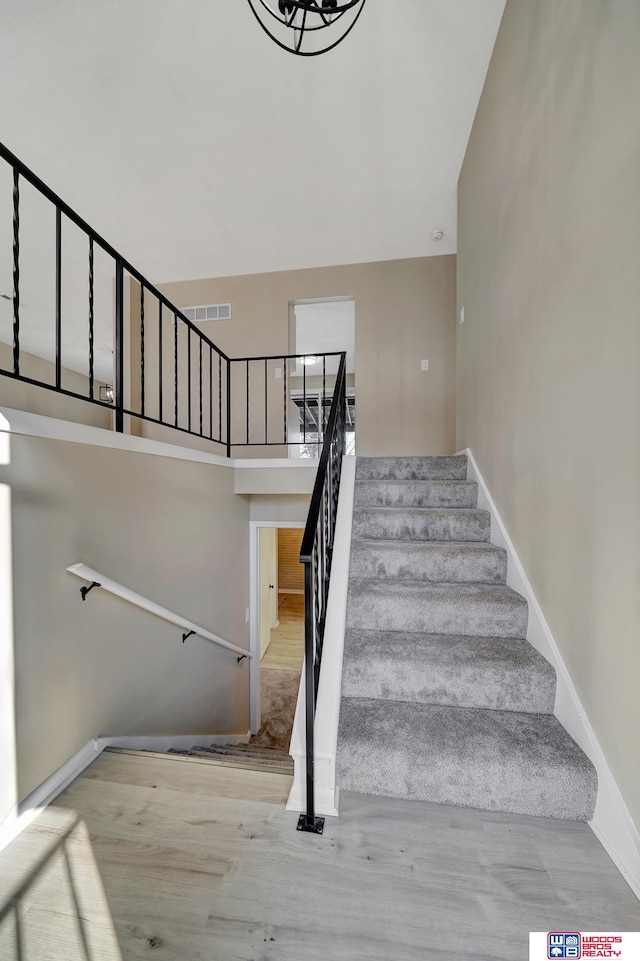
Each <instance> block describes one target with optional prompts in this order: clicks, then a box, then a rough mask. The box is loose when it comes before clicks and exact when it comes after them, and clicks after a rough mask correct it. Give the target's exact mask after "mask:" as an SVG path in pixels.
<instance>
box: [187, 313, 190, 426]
mask: <svg viewBox="0 0 640 961" xmlns="http://www.w3.org/2000/svg"><path fill="white" fill-rule="evenodd" d="M187 390H188V397H189V403H188V405H187V429H188V430H189V432H190V431H191V328H190V327H187Z"/></svg>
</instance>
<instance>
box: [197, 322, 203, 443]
mask: <svg viewBox="0 0 640 961" xmlns="http://www.w3.org/2000/svg"><path fill="white" fill-rule="evenodd" d="M198 343H199V347H200V436H201V437H202V436H203V434H202V337H199V338H198Z"/></svg>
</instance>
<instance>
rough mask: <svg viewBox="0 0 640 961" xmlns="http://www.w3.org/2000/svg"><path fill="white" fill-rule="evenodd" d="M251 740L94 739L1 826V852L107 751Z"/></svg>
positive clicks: (203, 737)
mask: <svg viewBox="0 0 640 961" xmlns="http://www.w3.org/2000/svg"><path fill="white" fill-rule="evenodd" d="M250 737H251V735H250V733H249V732H247V733H246V734H198V735H196V734H181V735H176V736H175V737H97V738H93V739H92V740H91V741H88V742H87V743H86V744H85V745H84V747H81V748H80V750H79V751H77V752H76V753H75V754H74V755H73V757H70V758H69V760H68V761H65V763H64V764H63V765H61V767H59V768H58V770H57V771H54V772H53V774H51V775H50V777H48V778H47V779H46V781H43V782H42V784H40V785H39V787H37V788H36V789H35V791H32V792H31V794H29V795H28V796H27V797H26V798H25V799H24V801H21V802H20V804H18V805H17V807H15V808H14V809H13V810H12V811H10V812H9V814H8V815H7V817H6V818H5V820H4V821H3V822H2V824H1V825H0V851H2V850H3V849H4V848H6V846H7V845H8V844H11V842H12V841H13V840H15V838H17V837H18V835H19V834H20V833H21V832H22V831H24V829H25V828H26V827H28V826H29V824H31V822H32V821H33V820H34V819H35V818H36V817H37V816H38V815H39V814H40V812H41V811H43V810H44V809H45V808H46V807H47V805H48V804H51V802H52V801H55V799H56V798H57V797H58V795H59V794H62V792H63V791H64V789H65V788H67V787H68V786H69V785H70V784H71V782H72V781H75V779H76V778H77V777H79V776H80V775H81V774H82V772H83V771H84V770H85V768H87V767H89V765H90V764H92V763H93V762H94V761H95V759H96V758H97V757H98V756H99V755H100V754H102V752H103V751H104V750H105V748H107V747H121V748H128V749H129V750H131V751H156V752H158V753H159V754H164V753H166V752H167V751H168V749H169V748H170V747H173V748H178V749H183V750H186V749H188V748H190V747H209V745H211V744H246V743H247V742H248V740H249V738H250Z"/></svg>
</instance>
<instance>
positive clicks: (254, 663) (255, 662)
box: [249, 521, 305, 734]
mask: <svg viewBox="0 0 640 961" xmlns="http://www.w3.org/2000/svg"><path fill="white" fill-rule="evenodd" d="M304 526H305V521H249V650H250V651H251V654H252V655H253V656H252V657H251V659H250V661H249V727H250V730H251V733H252V734H257V733H258V731H259V730H260V724H261V705H260V576H259V575H260V572H259V570H258V565H259V563H260V542H259V537H260V528H261V527H276V528H278V527H283V528H285V527H286V528H289V527H293V528H303V529H304Z"/></svg>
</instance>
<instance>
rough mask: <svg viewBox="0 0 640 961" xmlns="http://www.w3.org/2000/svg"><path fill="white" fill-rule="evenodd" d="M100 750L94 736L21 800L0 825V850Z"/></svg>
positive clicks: (93, 759) (22, 829)
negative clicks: (93, 738)
mask: <svg viewBox="0 0 640 961" xmlns="http://www.w3.org/2000/svg"><path fill="white" fill-rule="evenodd" d="M102 750H103V748H102V747H100V746H99V744H98V742H97V741H96V740H91V741H88V742H87V743H86V744H85V745H84V747H81V748H80V750H79V751H76V753H75V754H74V755H73V757H70V758H69V760H68V761H65V763H64V764H63V765H61V767H59V768H58V770H57V771H54V772H53V774H51V775H50V777H48V778H47V779H46V781H43V782H42V784H40V785H39V787H37V788H36V789H35V791H32V792H31V794H29V795H28V796H27V797H26V798H25V799H24V801H21V802H20V804H18V805H17V807H15V808H14V809H13V811H11V813H10V814H9V816H8V817H7V818H6V820H5V821H4V822H3V823H2V825H1V826H0V851H2V850H3V848H5V847H6V846H7V845H8V844H10V843H11V842H12V841H13V840H14V839H15V838H17V836H18V835H19V834H20V833H21V832H22V831H24V829H25V828H26V827H27V826H28V825H29V824H31V822H32V821H33V820H34V819H35V818H36V817H37V816H38V814H40V812H41V811H43V810H44V808H46V806H47V805H48V804H51V802H52V801H55V799H56V798H57V797H58V795H59V794H62V792H63V791H64V789H65V788H66V787H68V786H69V785H70V784H71V782H72V781H74V780H75V779H76V778H77V777H79V775H80V774H82V772H83V771H84V770H85V768H87V767H89V765H90V764H92V763H93V762H94V761H95V759H96V758H97V757H98V755H99V754H100V753H101V751H102Z"/></svg>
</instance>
